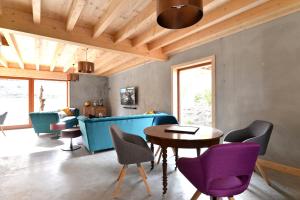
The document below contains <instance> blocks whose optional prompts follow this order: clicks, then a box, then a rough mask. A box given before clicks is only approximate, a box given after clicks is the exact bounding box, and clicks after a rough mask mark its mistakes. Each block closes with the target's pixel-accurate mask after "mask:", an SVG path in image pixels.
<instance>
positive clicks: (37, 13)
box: [32, 0, 42, 24]
mask: <svg viewBox="0 0 300 200" xmlns="http://www.w3.org/2000/svg"><path fill="white" fill-rule="evenodd" d="M41 3H42V0H32V16H33V22H34V23H35V24H39V23H41Z"/></svg>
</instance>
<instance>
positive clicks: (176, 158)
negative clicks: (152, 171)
mask: <svg viewBox="0 0 300 200" xmlns="http://www.w3.org/2000/svg"><path fill="white" fill-rule="evenodd" d="M174 149H175V171H176V170H177V161H178V148H174Z"/></svg>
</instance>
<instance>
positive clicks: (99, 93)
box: [70, 74, 109, 112]
mask: <svg viewBox="0 0 300 200" xmlns="http://www.w3.org/2000/svg"><path fill="white" fill-rule="evenodd" d="M100 98H103V99H104V105H105V106H109V102H108V78H107V77H99V76H94V75H90V74H80V75H79V81H71V82H70V106H71V107H76V108H79V109H80V111H81V112H82V106H83V105H84V102H85V101H88V100H89V101H93V100H99V99H100Z"/></svg>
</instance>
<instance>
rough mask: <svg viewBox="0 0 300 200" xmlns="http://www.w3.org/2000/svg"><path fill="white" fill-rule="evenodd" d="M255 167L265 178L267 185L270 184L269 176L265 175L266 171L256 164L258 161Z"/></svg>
mask: <svg viewBox="0 0 300 200" xmlns="http://www.w3.org/2000/svg"><path fill="white" fill-rule="evenodd" d="M255 166H256V168H257V169H258V171H259V173H260V175H261V176H262V177H263V179H265V181H266V182H267V184H268V185H271V183H270V180H269V178H268V177H267V174H266V172H265V171H264V170H263V168H262V167H261V166H260V164H258V162H256V163H255Z"/></svg>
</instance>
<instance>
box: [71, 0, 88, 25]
mask: <svg viewBox="0 0 300 200" xmlns="http://www.w3.org/2000/svg"><path fill="white" fill-rule="evenodd" d="M86 3H87V0H73V2H72V5H71V8H70V11H69V15H68V20H67V31H72V30H73V29H74V27H75V24H76V22H77V21H78V19H79V17H80V14H81V12H82V10H83V8H84V6H85V5H86Z"/></svg>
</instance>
